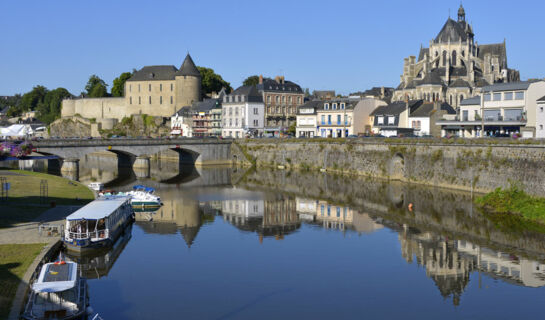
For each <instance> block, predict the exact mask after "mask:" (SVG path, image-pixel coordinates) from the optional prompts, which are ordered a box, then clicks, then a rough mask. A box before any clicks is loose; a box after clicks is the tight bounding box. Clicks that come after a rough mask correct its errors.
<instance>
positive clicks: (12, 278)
mask: <svg viewBox="0 0 545 320" xmlns="http://www.w3.org/2000/svg"><path fill="white" fill-rule="evenodd" d="M43 247H44V244H42V243H36V244H2V245H0V283H1V284H2V285H1V286H0V319H6V318H7V317H8V314H9V311H10V308H11V303H12V301H13V298H14V296H15V293H16V292H17V287H18V286H19V283H20V282H21V279H22V278H23V276H24V274H25V272H26V271H27V269H28V268H29V266H30V265H31V264H32V262H33V261H34V259H35V258H36V256H37V255H38V254H39V253H40V251H41V250H42V248H43Z"/></svg>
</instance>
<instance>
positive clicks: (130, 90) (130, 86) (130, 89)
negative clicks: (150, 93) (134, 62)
mask: <svg viewBox="0 0 545 320" xmlns="http://www.w3.org/2000/svg"><path fill="white" fill-rule="evenodd" d="M129 92H132V84H129Z"/></svg>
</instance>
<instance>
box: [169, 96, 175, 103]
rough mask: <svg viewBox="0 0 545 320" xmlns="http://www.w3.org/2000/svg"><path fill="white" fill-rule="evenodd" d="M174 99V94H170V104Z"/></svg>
mask: <svg viewBox="0 0 545 320" xmlns="http://www.w3.org/2000/svg"><path fill="white" fill-rule="evenodd" d="M173 101H174V98H173V97H172V96H170V104H172V103H173Z"/></svg>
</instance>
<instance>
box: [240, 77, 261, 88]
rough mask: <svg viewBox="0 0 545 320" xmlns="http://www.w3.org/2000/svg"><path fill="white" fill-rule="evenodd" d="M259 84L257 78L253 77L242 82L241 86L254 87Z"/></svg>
mask: <svg viewBox="0 0 545 320" xmlns="http://www.w3.org/2000/svg"><path fill="white" fill-rule="evenodd" d="M257 84H259V76H256V75H253V76H249V77H248V78H246V79H245V80H244V81H242V85H244V86H255V85H257Z"/></svg>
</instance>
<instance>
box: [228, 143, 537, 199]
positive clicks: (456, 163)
mask: <svg viewBox="0 0 545 320" xmlns="http://www.w3.org/2000/svg"><path fill="white" fill-rule="evenodd" d="M237 144H238V145H239V146H240V149H241V150H242V152H243V153H244V154H245V155H246V156H247V158H248V159H249V161H250V162H252V163H255V164H256V165H257V166H258V167H260V166H264V167H278V166H284V167H285V168H286V169H300V170H306V171H318V170H320V169H325V170H326V171H327V172H332V173H337V174H346V175H363V176H369V177H374V178H383V179H389V180H399V181H404V182H411V183H419V184H425V185H431V186H438V187H446V188H454V189H461V190H468V191H469V190H473V191H475V192H489V191H491V190H493V189H495V188H497V187H508V186H509V185H510V183H512V182H513V183H519V184H520V185H521V187H522V188H523V189H524V190H526V191H527V192H529V193H531V194H534V195H539V196H545V170H543V168H545V146H543V145H524V144H506V145H499V144H490V145H479V144H454V143H453V144H448V143H447V144H445V143H440V142H434V141H432V140H430V141H428V142H424V143H422V142H418V143H417V142H416V140H414V142H403V141H401V140H400V142H399V143H391V142H388V143H387V142H385V141H381V140H369V141H368V140H363V141H362V140H347V141H342V140H339V141H334V140H331V141H323V140H316V141H315V140H312V139H310V140H288V141H283V140H272V139H271V140H262V139H259V140H246V141H242V142H237Z"/></svg>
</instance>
